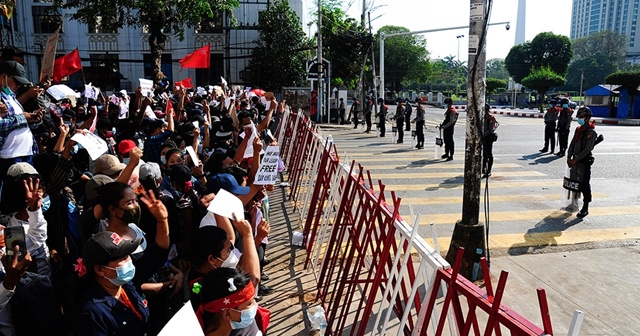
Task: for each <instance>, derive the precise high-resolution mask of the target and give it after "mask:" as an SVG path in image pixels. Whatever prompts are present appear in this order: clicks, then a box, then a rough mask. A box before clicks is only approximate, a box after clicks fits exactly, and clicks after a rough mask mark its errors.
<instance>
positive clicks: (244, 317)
mask: <svg viewBox="0 0 640 336" xmlns="http://www.w3.org/2000/svg"><path fill="white" fill-rule="evenodd" d="M234 310H235V309H234ZM235 311H238V310H235ZM257 312H258V304H256V303H254V304H253V305H252V306H251V307H249V308H247V309H245V310H243V311H241V312H240V322H236V321H230V322H231V329H234V330H235V329H244V328H246V327H248V326H250V325H251V323H253V321H254V320H255V318H256V313H257Z"/></svg>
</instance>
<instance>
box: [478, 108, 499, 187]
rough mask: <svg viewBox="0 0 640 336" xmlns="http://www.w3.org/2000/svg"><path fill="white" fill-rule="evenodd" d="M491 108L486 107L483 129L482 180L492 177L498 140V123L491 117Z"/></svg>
mask: <svg viewBox="0 0 640 336" xmlns="http://www.w3.org/2000/svg"><path fill="white" fill-rule="evenodd" d="M490 109H491V106H489V104H485V105H484V124H483V128H482V173H483V175H482V178H487V177H489V176H491V167H493V143H494V142H496V141H497V140H498V134H496V128H497V127H498V122H497V121H496V118H495V117H494V116H493V115H491V111H490Z"/></svg>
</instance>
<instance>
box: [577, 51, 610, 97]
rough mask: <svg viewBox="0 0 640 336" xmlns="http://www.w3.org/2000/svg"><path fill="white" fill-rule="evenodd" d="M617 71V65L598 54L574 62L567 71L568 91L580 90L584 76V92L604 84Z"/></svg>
mask: <svg viewBox="0 0 640 336" xmlns="http://www.w3.org/2000/svg"><path fill="white" fill-rule="evenodd" d="M616 70H617V66H616V64H615V63H614V62H613V61H612V60H611V59H610V58H609V57H607V56H606V55H604V54H601V53H597V54H595V55H593V56H589V57H587V58H583V59H580V60H576V61H573V62H572V63H571V64H570V65H569V70H568V71H567V85H566V87H565V88H566V89H568V90H579V89H580V82H581V80H582V75H583V74H584V80H582V87H583V90H586V89H589V88H591V87H593V86H596V85H599V84H602V83H604V81H605V78H606V77H607V75H609V74H611V73H613V72H615V71H616Z"/></svg>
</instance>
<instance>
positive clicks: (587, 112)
mask: <svg viewBox="0 0 640 336" xmlns="http://www.w3.org/2000/svg"><path fill="white" fill-rule="evenodd" d="M592 115H593V113H592V112H591V109H590V108H588V107H586V106H583V107H581V108H580V109H578V113H576V117H578V118H580V117H582V118H584V117H589V118H591V116H592Z"/></svg>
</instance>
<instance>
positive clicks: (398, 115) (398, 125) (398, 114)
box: [393, 99, 404, 144]
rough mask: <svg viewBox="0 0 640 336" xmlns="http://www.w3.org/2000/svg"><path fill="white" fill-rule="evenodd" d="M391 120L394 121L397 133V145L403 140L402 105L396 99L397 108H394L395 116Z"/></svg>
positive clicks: (400, 101)
mask: <svg viewBox="0 0 640 336" xmlns="http://www.w3.org/2000/svg"><path fill="white" fill-rule="evenodd" d="M393 119H394V120H395V121H396V129H397V131H398V141H397V143H399V144H401V143H402V140H403V139H404V129H403V127H404V125H403V123H404V104H403V103H402V100H400V99H398V107H397V108H396V114H395V115H394V116H393Z"/></svg>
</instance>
